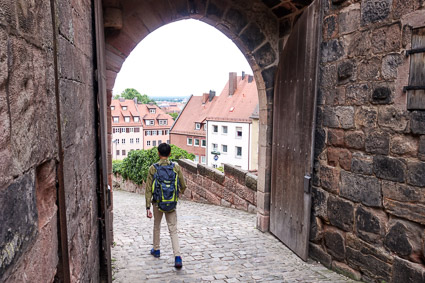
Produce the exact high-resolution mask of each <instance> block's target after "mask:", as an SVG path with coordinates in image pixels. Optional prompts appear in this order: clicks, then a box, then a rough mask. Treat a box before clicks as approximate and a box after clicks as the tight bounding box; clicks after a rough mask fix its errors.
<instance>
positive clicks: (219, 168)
mask: <svg viewBox="0 0 425 283" xmlns="http://www.w3.org/2000/svg"><path fill="white" fill-rule="evenodd" d="M215 169H217V170H218V171H220V172H223V173H224V168H223V166H220V167H217V168H215Z"/></svg>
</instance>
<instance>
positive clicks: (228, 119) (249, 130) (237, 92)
mask: <svg viewBox="0 0 425 283" xmlns="http://www.w3.org/2000/svg"><path fill="white" fill-rule="evenodd" d="M257 105H258V92H257V86H256V84H255V81H254V79H253V77H252V76H248V75H244V74H242V77H238V76H237V75H236V73H230V74H229V82H228V83H227V84H226V86H225V87H224V89H223V91H222V92H221V94H220V96H218V97H217V99H216V101H215V102H214V106H213V107H212V109H211V110H210V111H209V113H208V117H206V119H205V121H206V125H207V151H206V152H207V164H208V165H209V166H211V167H214V168H217V167H221V166H223V165H224V164H225V163H229V164H232V165H235V166H237V167H240V168H242V169H244V170H257V169H258V168H257V164H258V162H257V161H258V127H257V126H253V119H256V118H253V117H252V116H253V115H252V114H253V113H254V112H255V110H256V107H257ZM254 125H255V123H254Z"/></svg>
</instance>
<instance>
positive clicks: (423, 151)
mask: <svg viewBox="0 0 425 283" xmlns="http://www.w3.org/2000/svg"><path fill="white" fill-rule="evenodd" d="M418 158H419V159H420V160H422V161H425V135H424V136H421V138H420V139H419V149H418Z"/></svg>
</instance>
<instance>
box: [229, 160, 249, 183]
mask: <svg viewBox="0 0 425 283" xmlns="http://www.w3.org/2000/svg"><path fill="white" fill-rule="evenodd" d="M246 173H247V171H245V170H242V169H239V168H237V167H235V166H233V165H230V164H227V163H226V164H224V174H225V175H226V177H231V178H233V179H234V180H236V181H237V182H238V183H239V184H241V185H245V176H246Z"/></svg>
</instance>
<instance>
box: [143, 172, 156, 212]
mask: <svg viewBox="0 0 425 283" xmlns="http://www.w3.org/2000/svg"><path fill="white" fill-rule="evenodd" d="M155 173H156V169H155V166H153V165H152V166H151V167H149V172H148V177H147V178H146V188H145V198H146V209H149V208H150V207H151V203H152V183H153V175H155Z"/></svg>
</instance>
